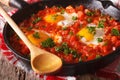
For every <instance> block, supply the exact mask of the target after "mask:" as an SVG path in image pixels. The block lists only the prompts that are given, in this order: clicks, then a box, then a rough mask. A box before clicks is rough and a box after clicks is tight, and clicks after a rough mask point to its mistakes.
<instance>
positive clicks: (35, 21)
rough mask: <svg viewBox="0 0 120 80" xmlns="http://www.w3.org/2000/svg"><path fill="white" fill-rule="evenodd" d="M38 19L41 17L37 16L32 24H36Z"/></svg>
mask: <svg viewBox="0 0 120 80" xmlns="http://www.w3.org/2000/svg"><path fill="white" fill-rule="evenodd" d="M40 20H41V18H40V17H38V18H36V19H35V20H34V21H33V22H32V23H33V24H36V23H37V22H39V21H40Z"/></svg>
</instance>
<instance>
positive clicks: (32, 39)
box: [27, 31, 49, 46]
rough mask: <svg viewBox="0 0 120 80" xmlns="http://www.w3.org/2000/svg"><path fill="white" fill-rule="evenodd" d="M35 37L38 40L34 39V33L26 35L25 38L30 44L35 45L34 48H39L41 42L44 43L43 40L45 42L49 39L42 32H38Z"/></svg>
mask: <svg viewBox="0 0 120 80" xmlns="http://www.w3.org/2000/svg"><path fill="white" fill-rule="evenodd" d="M37 36H39V38H38V37H35V36H34V33H31V34H29V35H27V37H28V39H29V40H30V41H31V43H33V44H34V45H36V46H39V44H40V43H41V42H42V41H44V40H46V39H48V38H49V36H48V35H47V34H45V33H44V32H41V31H40V32H38V34H37Z"/></svg>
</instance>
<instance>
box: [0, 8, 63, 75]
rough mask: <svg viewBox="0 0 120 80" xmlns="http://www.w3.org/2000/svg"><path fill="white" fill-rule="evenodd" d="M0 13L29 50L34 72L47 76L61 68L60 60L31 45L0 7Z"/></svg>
mask: <svg viewBox="0 0 120 80" xmlns="http://www.w3.org/2000/svg"><path fill="white" fill-rule="evenodd" d="M0 13H1V15H2V16H3V17H4V18H5V20H6V21H7V22H8V23H9V25H10V26H11V28H12V29H13V30H14V31H15V32H16V33H17V35H18V36H19V37H20V38H21V39H22V41H23V42H24V43H25V44H26V46H27V47H28V48H29V50H30V57H31V66H32V69H33V70H34V71H35V72H37V73H40V74H48V73H52V72H55V71H57V70H59V69H60V68H61V66H62V60H61V59H60V58H59V57H58V56H56V55H54V54H53V53H50V52H47V51H45V50H43V49H41V48H38V47H36V46H35V45H33V44H32V43H31V42H30V41H29V40H28V38H27V37H26V36H25V34H24V33H23V32H22V31H21V30H20V28H19V27H18V26H17V24H16V23H15V22H14V21H13V20H12V18H11V17H10V16H9V15H8V14H7V13H6V12H5V11H4V9H3V8H2V7H0Z"/></svg>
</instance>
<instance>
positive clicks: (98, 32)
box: [81, 24, 104, 45]
mask: <svg viewBox="0 0 120 80" xmlns="http://www.w3.org/2000/svg"><path fill="white" fill-rule="evenodd" d="M87 26H88V27H90V26H92V27H96V25H95V24H88V25H87ZM86 35H87V33H86ZM98 38H101V39H103V38H104V29H103V28H97V27H96V28H95V35H94V38H93V39H92V40H90V41H87V40H86V39H85V37H82V38H81V42H83V43H85V44H87V45H90V44H92V45H100V44H103V43H100V42H98V40H97V39H98Z"/></svg>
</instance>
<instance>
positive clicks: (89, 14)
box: [86, 11, 94, 16]
mask: <svg viewBox="0 0 120 80" xmlns="http://www.w3.org/2000/svg"><path fill="white" fill-rule="evenodd" d="M86 15H87V16H93V15H94V12H92V11H88V12H87V13H86Z"/></svg>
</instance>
